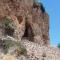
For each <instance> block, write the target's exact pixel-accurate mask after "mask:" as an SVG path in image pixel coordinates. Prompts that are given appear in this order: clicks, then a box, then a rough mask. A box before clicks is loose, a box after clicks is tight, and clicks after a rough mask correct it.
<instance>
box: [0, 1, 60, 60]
mask: <svg viewBox="0 0 60 60" xmlns="http://www.w3.org/2000/svg"><path fill="white" fill-rule="evenodd" d="M6 39H7V40H11V41H14V42H20V43H21V44H22V45H23V46H24V47H25V48H26V50H27V55H25V54H24V52H25V49H23V50H22V52H21V51H20V50H19V51H18V49H15V50H14V48H15V45H14V44H16V43H13V45H14V48H12V49H8V53H7V54H4V52H1V51H0V53H1V56H0V60H9V59H10V58H11V59H10V60H60V50H59V49H58V48H53V47H51V46H50V43H49V16H48V14H47V12H46V11H45V8H44V6H43V4H42V3H37V2H36V1H35V0H0V40H1V41H5V40H6ZM3 43H4V42H2V43H1V44H0V46H1V45H2V44H3ZM7 43H8V42H7ZM11 44H12V43H10V45H9V43H8V45H7V46H6V45H4V44H3V46H4V48H6V47H8V46H11ZM17 45H18V46H19V44H17ZM3 46H2V48H0V50H2V49H3ZM5 46H6V47H5ZM23 46H22V47H23ZM11 50H13V52H15V53H16V51H17V52H18V53H19V54H18V56H17V54H15V53H12V54H11V53H9V51H11ZM22 54H24V55H22Z"/></svg>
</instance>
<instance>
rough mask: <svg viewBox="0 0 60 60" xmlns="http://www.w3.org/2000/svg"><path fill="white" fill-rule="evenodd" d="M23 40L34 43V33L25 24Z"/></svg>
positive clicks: (28, 25)
mask: <svg viewBox="0 0 60 60" xmlns="http://www.w3.org/2000/svg"><path fill="white" fill-rule="evenodd" d="M23 38H26V39H28V40H29V41H34V33H33V30H32V27H31V25H30V24H29V23H27V22H26V23H25V32H24V35H23Z"/></svg>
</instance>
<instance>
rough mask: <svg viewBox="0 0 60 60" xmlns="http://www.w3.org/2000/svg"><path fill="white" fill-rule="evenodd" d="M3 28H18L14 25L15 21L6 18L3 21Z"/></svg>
mask: <svg viewBox="0 0 60 60" xmlns="http://www.w3.org/2000/svg"><path fill="white" fill-rule="evenodd" d="M2 26H3V27H4V28H15V27H16V26H15V25H14V23H13V20H12V19H10V18H8V17H7V16H5V17H4V18H3V21H2Z"/></svg>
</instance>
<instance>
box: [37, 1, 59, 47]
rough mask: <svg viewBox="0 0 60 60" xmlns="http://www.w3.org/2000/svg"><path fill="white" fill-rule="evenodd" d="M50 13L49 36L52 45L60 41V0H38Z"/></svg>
mask: <svg viewBox="0 0 60 60" xmlns="http://www.w3.org/2000/svg"><path fill="white" fill-rule="evenodd" d="M38 1H39V2H42V3H43V5H44V7H45V10H46V12H47V13H48V15H49V27H50V29H49V37H50V44H51V46H54V47H55V46H57V45H58V43H60V0H38Z"/></svg>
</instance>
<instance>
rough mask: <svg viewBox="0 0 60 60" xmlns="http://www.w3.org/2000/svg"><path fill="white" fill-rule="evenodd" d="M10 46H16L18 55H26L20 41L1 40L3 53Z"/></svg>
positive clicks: (6, 51)
mask: <svg viewBox="0 0 60 60" xmlns="http://www.w3.org/2000/svg"><path fill="white" fill-rule="evenodd" d="M11 47H17V52H18V54H19V55H25V56H26V55H27V50H26V49H25V47H24V46H23V45H21V43H20V42H15V41H12V40H3V49H4V52H5V53H8V49H9V48H11Z"/></svg>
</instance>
